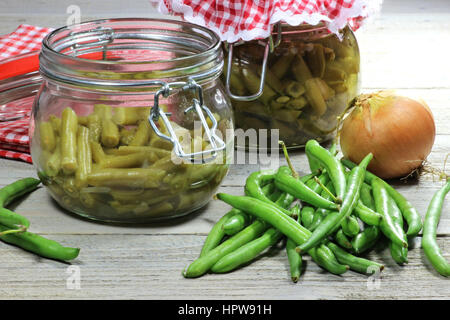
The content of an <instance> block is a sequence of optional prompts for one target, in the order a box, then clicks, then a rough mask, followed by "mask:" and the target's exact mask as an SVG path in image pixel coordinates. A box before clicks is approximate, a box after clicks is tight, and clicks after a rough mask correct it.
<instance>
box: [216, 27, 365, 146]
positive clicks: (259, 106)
mask: <svg viewBox="0 0 450 320" xmlns="http://www.w3.org/2000/svg"><path fill="white" fill-rule="evenodd" d="M275 29H277V28H274V32H273V34H272V38H273V46H270V45H267V43H270V42H267V41H261V40H253V41H248V42H244V43H238V44H233V45H231V44H228V45H227V46H226V49H227V50H226V52H228V59H226V60H227V66H226V67H227V68H224V73H225V74H224V75H223V79H224V82H225V83H226V85H227V90H228V89H229V92H228V93H229V95H230V97H231V98H232V104H233V108H234V111H235V121H236V127H237V128H242V129H243V130H244V131H245V130H249V129H256V130H257V131H258V130H259V129H268V135H267V137H268V141H271V140H270V139H271V135H270V133H271V132H273V131H272V130H275V129H277V130H278V134H279V140H282V141H284V142H285V144H286V145H287V146H288V147H289V148H295V147H302V146H304V144H305V143H306V141H308V140H309V139H316V140H317V141H319V142H322V141H325V140H329V139H331V138H332V137H333V136H334V134H335V130H336V126H337V124H338V117H339V116H340V115H342V113H343V112H344V111H345V110H346V108H347V107H348V106H349V104H350V102H351V101H352V100H353V99H354V98H355V97H356V96H357V94H358V93H359V82H360V56H359V49H358V44H357V41H356V38H355V36H354V34H353V32H352V31H351V29H350V28H348V27H346V28H344V29H343V30H341V32H340V37H341V38H342V39H340V37H338V36H337V35H335V34H333V33H330V32H329V31H328V30H327V29H326V27H325V26H323V25H320V24H319V25H317V26H311V25H300V26H296V27H292V26H288V25H280V27H279V29H278V31H275ZM230 47H231V49H232V50H230ZM230 53H231V56H230ZM264 67H265V70H264ZM227 70H229V71H230V72H229V74H228V73H227ZM263 71H265V72H263ZM262 75H264V79H261V78H262ZM227 79H228V80H227ZM260 85H263V87H262V88H263V90H262V93H261V94H260V95H259V96H258V94H257V93H258V92H260V91H259V90H260V89H261V86H260ZM264 143H265V141H264ZM261 144H262V140H260V139H259V140H258V143H257V145H255V143H254V142H252V141H250V140H246V141H245V146H244V145H238V147H246V148H247V149H252V148H254V147H255V148H256V147H258V146H259V147H260V146H261Z"/></svg>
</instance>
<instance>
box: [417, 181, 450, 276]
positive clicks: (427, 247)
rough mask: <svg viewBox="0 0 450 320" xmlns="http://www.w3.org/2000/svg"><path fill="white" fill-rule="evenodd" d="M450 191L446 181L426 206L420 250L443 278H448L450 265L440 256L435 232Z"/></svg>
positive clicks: (449, 183)
mask: <svg viewBox="0 0 450 320" xmlns="http://www.w3.org/2000/svg"><path fill="white" fill-rule="evenodd" d="M449 191H450V181H448V182H447V183H446V184H445V185H444V186H443V187H442V188H441V189H439V191H437V192H436V193H435V194H434V195H433V198H432V199H431V202H430V204H429V205H428V209H427V214H426V216H425V222H424V226H423V234H422V248H423V251H424V253H425V256H426V257H427V259H428V261H430V263H431V264H432V266H433V267H434V269H436V271H437V272H439V274H440V275H442V276H444V277H448V276H450V264H449V263H448V262H447V260H446V259H445V258H444V256H443V255H442V252H441V249H440V248H439V245H438V244H437V242H436V230H437V226H438V224H439V219H440V217H441V212H442V205H443V202H444V200H445V196H446V195H447V193H448V192H449Z"/></svg>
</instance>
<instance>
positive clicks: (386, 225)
mask: <svg viewBox="0 0 450 320" xmlns="http://www.w3.org/2000/svg"><path fill="white" fill-rule="evenodd" d="M372 192H373V197H374V200H375V207H376V208H377V212H379V213H380V214H381V215H382V216H383V219H382V220H381V223H380V230H381V231H382V232H383V234H384V235H385V236H386V237H387V238H389V239H390V240H391V241H392V242H394V243H397V244H398V245H400V246H403V247H408V242H407V241H405V239H404V237H403V232H402V231H401V230H399V229H398V227H397V226H396V224H395V221H394V219H393V218H392V216H391V215H390V214H389V209H390V208H389V194H388V192H387V189H386V188H385V187H384V185H383V184H382V183H381V181H380V180H378V179H374V180H372Z"/></svg>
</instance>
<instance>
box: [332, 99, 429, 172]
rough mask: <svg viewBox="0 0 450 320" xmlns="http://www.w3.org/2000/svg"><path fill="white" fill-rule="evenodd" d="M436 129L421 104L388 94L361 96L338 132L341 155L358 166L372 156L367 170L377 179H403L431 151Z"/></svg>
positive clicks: (420, 163) (427, 110) (418, 165)
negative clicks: (377, 177)
mask: <svg viewBox="0 0 450 320" xmlns="http://www.w3.org/2000/svg"><path fill="white" fill-rule="evenodd" d="M435 135H436V126H435V123H434V118H433V115H432V113H431V110H430V109H429V108H428V106H427V105H426V104H424V103H420V102H418V101H416V100H413V99H410V98H407V97H402V96H397V95H395V93H393V92H391V91H381V92H377V93H374V94H367V95H361V96H360V97H359V98H358V99H357V100H356V103H355V108H354V109H353V110H352V112H351V113H350V114H349V115H348V116H347V118H345V120H344V122H343V124H342V128H341V131H340V145H341V150H342V153H343V154H344V156H345V157H346V158H348V159H349V160H351V161H353V162H355V163H359V162H360V161H361V160H362V159H363V158H364V157H365V156H366V155H367V154H368V153H372V154H373V160H372V161H371V162H370V164H369V167H368V170H369V171H371V172H372V173H374V174H376V175H377V176H379V177H380V178H383V179H390V178H399V177H405V176H407V175H408V174H410V173H411V172H412V171H414V170H415V169H417V168H418V167H420V166H421V165H422V164H423V162H424V161H425V160H426V158H427V157H428V155H429V154H430V152H431V148H432V147H433V143H434V139H435Z"/></svg>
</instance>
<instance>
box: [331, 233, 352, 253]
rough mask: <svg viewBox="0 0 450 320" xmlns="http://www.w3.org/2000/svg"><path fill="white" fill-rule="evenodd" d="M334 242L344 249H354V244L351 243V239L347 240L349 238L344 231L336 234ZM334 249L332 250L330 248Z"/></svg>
mask: <svg viewBox="0 0 450 320" xmlns="http://www.w3.org/2000/svg"><path fill="white" fill-rule="evenodd" d="M334 240H335V241H336V242H337V243H338V244H339V245H340V246H341V247H343V248H345V249H352V243H351V242H350V239H348V238H347V236H346V235H345V234H344V232H343V231H342V229H339V230H338V231H337V232H336V233H335V234H334ZM330 249H332V248H330Z"/></svg>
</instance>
